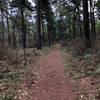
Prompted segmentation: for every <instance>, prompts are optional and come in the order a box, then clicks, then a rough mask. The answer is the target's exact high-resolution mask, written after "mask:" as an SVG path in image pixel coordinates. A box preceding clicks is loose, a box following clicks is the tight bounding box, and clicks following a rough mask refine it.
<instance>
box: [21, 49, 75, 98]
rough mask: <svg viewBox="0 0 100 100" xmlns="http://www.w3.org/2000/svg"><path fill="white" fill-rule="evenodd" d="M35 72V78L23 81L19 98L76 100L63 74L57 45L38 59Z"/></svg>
mask: <svg viewBox="0 0 100 100" xmlns="http://www.w3.org/2000/svg"><path fill="white" fill-rule="evenodd" d="M35 74H36V75H37V80H35V81H33V82H32V81H31V83H29V82H28V79H27V80H26V82H24V83H23V84H24V85H23V90H24V95H23V94H20V99H21V100H76V99H75V93H74V92H73V90H72V89H73V85H72V84H71V83H70V80H69V79H68V78H67V77H66V75H64V65H63V63H62V58H61V55H60V50H59V47H57V48H56V49H54V50H53V51H52V52H51V53H50V54H49V55H48V56H46V57H44V58H43V57H42V59H40V60H39V61H38V65H37V68H36V70H35ZM29 84H31V85H30V86H29Z"/></svg>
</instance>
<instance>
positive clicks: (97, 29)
mask: <svg viewBox="0 0 100 100" xmlns="http://www.w3.org/2000/svg"><path fill="white" fill-rule="evenodd" d="M96 31H97V34H100V22H98V23H97V24H96Z"/></svg>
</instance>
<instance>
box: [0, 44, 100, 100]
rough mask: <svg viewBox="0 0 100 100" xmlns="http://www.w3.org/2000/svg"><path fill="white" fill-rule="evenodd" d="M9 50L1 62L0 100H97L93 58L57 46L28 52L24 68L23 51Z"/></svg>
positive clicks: (99, 85)
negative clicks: (75, 54)
mask: <svg viewBox="0 0 100 100" xmlns="http://www.w3.org/2000/svg"><path fill="white" fill-rule="evenodd" d="M9 51H10V52H11V55H9V56H8V57H7V60H5V59H6V58H4V60H3V59H2V60H1V61H0V100H100V70H99V67H98V66H99V65H100V64H99V61H97V60H96V59H95V58H96V57H95V56H94V55H92V54H87V53H86V54H85V55H84V56H77V57H74V56H73V54H72V50H69V47H60V45H57V46H56V47H55V46H54V47H51V48H44V49H43V50H41V51H37V50H34V49H28V50H27V66H24V59H23V51H21V50H19V51H18V50H17V53H16V51H15V50H14V51H13V52H12V51H11V50H9ZM10 52H8V54H10ZM12 54H14V55H12ZM15 55H16V56H15ZM8 58H9V59H8Z"/></svg>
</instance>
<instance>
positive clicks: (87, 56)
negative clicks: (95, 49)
mask: <svg viewBox="0 0 100 100" xmlns="http://www.w3.org/2000/svg"><path fill="white" fill-rule="evenodd" d="M91 57H92V56H91V54H86V55H85V56H84V57H83V58H84V59H89V58H91Z"/></svg>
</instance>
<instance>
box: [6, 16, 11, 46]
mask: <svg viewBox="0 0 100 100" xmlns="http://www.w3.org/2000/svg"><path fill="white" fill-rule="evenodd" d="M7 31H8V45H11V35H10V27H9V20H8V15H7Z"/></svg>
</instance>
